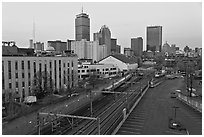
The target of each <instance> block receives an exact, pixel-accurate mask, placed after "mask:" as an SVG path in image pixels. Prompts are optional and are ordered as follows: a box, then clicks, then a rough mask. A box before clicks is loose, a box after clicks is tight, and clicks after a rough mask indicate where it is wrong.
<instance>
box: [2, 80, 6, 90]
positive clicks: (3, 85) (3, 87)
mask: <svg viewBox="0 0 204 137" xmlns="http://www.w3.org/2000/svg"><path fill="white" fill-rule="evenodd" d="M2 89H5V84H4V79H3V80H2Z"/></svg>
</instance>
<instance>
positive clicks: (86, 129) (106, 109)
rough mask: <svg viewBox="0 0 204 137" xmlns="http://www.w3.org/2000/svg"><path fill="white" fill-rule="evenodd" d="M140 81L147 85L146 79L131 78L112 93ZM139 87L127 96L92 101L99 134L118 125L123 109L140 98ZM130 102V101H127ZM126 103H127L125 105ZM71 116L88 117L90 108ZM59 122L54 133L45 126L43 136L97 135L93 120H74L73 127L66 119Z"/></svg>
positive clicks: (107, 131) (105, 97)
mask: <svg viewBox="0 0 204 137" xmlns="http://www.w3.org/2000/svg"><path fill="white" fill-rule="evenodd" d="M139 80H141V83H142V84H143V85H144V84H146V83H147V81H148V80H147V79H146V80H145V79H143V78H141V77H137V78H135V77H131V78H130V79H128V80H127V81H126V83H125V84H121V86H122V85H124V88H123V89H122V90H121V88H116V89H115V90H114V91H116V92H117V91H118V92H124V91H125V90H128V88H129V87H130V83H131V82H137V81H139ZM136 91H140V90H139V87H137V88H136V89H135V92H134V93H133V92H132V93H127V94H120V95H118V96H117V97H115V95H112V94H108V95H103V97H102V98H100V99H98V100H96V101H93V117H99V118H100V129H101V132H100V134H111V133H112V131H113V130H114V128H116V126H117V125H118V124H119V123H120V121H121V120H122V119H123V113H122V111H123V109H124V108H128V109H129V108H131V107H132V106H133V104H134V102H135V101H136V100H137V98H138V97H139V96H140V92H136ZM127 100H130V101H127ZM127 102H128V103H127ZM72 115H77V116H87V117H89V116H90V107H89V106H86V107H84V108H82V109H80V110H78V111H77V112H76V113H73V114H72ZM58 121H59V122H60V125H59V127H58V128H57V130H55V131H54V132H53V131H52V130H51V125H49V126H47V127H46V128H43V132H42V133H43V134H44V135H49V134H52V135H53V134H54V135H59V134H61V135H64V134H70V135H89V134H98V129H97V126H96V125H97V123H96V121H93V120H84V119H74V122H73V123H74V125H73V126H71V125H70V124H69V122H68V120H67V119H66V118H60V119H58Z"/></svg>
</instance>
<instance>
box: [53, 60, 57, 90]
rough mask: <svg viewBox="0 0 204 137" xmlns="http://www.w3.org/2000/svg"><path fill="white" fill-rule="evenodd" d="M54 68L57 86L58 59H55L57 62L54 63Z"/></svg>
mask: <svg viewBox="0 0 204 137" xmlns="http://www.w3.org/2000/svg"><path fill="white" fill-rule="evenodd" d="M54 67H55V68H54V70H55V72H54V73H55V88H56V87H57V61H56V60H55V64H54Z"/></svg>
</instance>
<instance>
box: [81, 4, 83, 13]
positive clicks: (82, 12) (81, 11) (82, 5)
mask: <svg viewBox="0 0 204 137" xmlns="http://www.w3.org/2000/svg"><path fill="white" fill-rule="evenodd" d="M81 13H83V5H82V8H81Z"/></svg>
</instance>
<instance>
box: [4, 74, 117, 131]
mask: <svg viewBox="0 0 204 137" xmlns="http://www.w3.org/2000/svg"><path fill="white" fill-rule="evenodd" d="M119 79H121V78H119ZM111 84H112V83H111V82H110V80H109V83H108V82H107V83H106V84H103V85H100V86H97V87H96V89H95V90H94V91H99V90H102V89H103V88H105V87H107V86H109V85H111ZM93 94H94V95H95V94H100V93H93ZM86 98H89V96H87V95H86V94H82V95H80V97H77V98H72V99H69V100H66V101H64V102H60V103H58V104H52V105H50V106H48V107H46V108H43V109H41V110H42V111H43V112H61V113H63V112H65V111H68V109H69V110H71V109H76V108H77V106H80V105H82V104H83V103H84V102H85V101H84V100H87V99H86ZM80 100H83V101H80ZM86 102H87V101H86ZM36 116H37V112H33V113H31V114H28V115H26V116H22V117H20V118H17V119H15V120H13V121H11V122H9V123H4V124H3V125H2V134H3V135H26V134H28V133H30V132H32V131H33V129H35V128H36Z"/></svg>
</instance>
